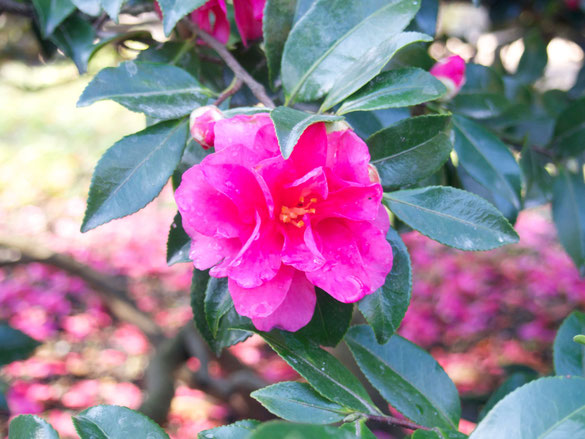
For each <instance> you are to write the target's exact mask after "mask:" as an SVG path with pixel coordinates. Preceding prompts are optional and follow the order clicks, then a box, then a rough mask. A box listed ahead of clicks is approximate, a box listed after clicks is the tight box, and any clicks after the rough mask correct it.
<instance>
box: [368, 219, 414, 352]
mask: <svg viewBox="0 0 585 439" xmlns="http://www.w3.org/2000/svg"><path fill="white" fill-rule="evenodd" d="M386 239H387V240H388V242H389V243H390V245H391V246H392V256H393V261H392V271H390V274H389V275H388V277H386V282H385V283H384V285H383V286H382V288H380V289H379V290H378V291H376V292H375V293H373V294H370V295H367V296H366V297H364V298H363V299H362V300H360V302H359V304H358V306H359V309H360V311H361V313H362V314H363V315H364V317H365V318H366V320H367V321H368V323H369V324H370V326H371V327H372V329H373V330H374V334H376V340H377V341H378V343H382V344H383V343H386V342H387V341H388V340H389V339H390V337H392V335H394V333H395V332H396V330H397V329H398V327H399V326H400V323H401V322H402V319H403V318H404V315H405V314H406V310H407V309H408V305H409V303H410V296H411V292H412V268H411V265H410V256H409V254H408V249H407V248H406V246H405V245H404V242H402V239H400V235H399V234H398V232H396V231H395V230H394V229H393V228H390V229H389V230H388V234H387V235H386Z"/></svg>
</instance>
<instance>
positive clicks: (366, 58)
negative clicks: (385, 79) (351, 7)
mask: <svg viewBox="0 0 585 439" xmlns="http://www.w3.org/2000/svg"><path fill="white" fill-rule="evenodd" d="M421 41H424V42H429V41H432V38H431V37H430V36H428V35H425V34H421V33H418V32H401V33H399V34H396V35H393V36H391V37H390V38H388V39H387V40H385V41H383V42H382V43H380V44H379V45H378V46H375V47H372V48H371V49H370V50H368V51H367V52H366V53H364V54H363V55H362V56H360V57H359V58H358V59H357V60H355V61H354V62H353V63H352V64H351V65H350V66H349V67H348V68H347V70H346V71H345V72H344V73H343V75H341V76H340V77H339V78H338V79H337V81H335V83H334V84H333V86H332V87H331V91H330V92H329V94H328V95H327V97H326V98H325V101H324V102H323V104H322V105H321V110H320V111H326V110H328V109H329V108H331V107H333V106H334V105H336V104H338V103H339V102H341V101H342V100H343V99H345V98H346V97H348V96H349V95H351V94H352V93H354V92H356V91H358V90H359V89H360V88H362V87H363V86H364V85H365V84H367V83H368V82H369V81H370V80H371V79H373V78H374V77H375V76H376V75H377V74H378V73H380V72H381V71H382V69H383V68H384V66H385V65H386V64H387V63H388V61H389V60H390V59H391V58H392V57H393V56H394V54H396V52H398V51H399V50H400V49H402V48H403V47H405V46H408V45H410V44H412V43H416V42H421Z"/></svg>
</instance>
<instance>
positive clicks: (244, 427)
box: [197, 419, 260, 439]
mask: <svg viewBox="0 0 585 439" xmlns="http://www.w3.org/2000/svg"><path fill="white" fill-rule="evenodd" d="M258 425H260V422H259V421H255V420H253V419H244V420H243V421H238V422H234V423H233V424H230V425H223V426H221V427H216V428H211V429H209V430H203V431H201V432H200V433H199V434H198V435H197V438H198V439H247V438H248V437H249V436H250V433H251V432H252V431H254V430H255V429H256V427H258Z"/></svg>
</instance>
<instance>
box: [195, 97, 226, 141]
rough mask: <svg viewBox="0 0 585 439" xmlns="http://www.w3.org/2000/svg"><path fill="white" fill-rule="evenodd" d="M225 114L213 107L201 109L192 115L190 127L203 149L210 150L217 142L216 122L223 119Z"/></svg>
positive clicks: (197, 109)
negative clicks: (214, 129)
mask: <svg viewBox="0 0 585 439" xmlns="http://www.w3.org/2000/svg"><path fill="white" fill-rule="evenodd" d="M223 118H224V117H223V114H222V113H221V111H219V109H218V108H217V107H215V106H213V105H207V106H205V107H199V108H196V109H195V110H193V112H192V113H191V118H190V123H189V127H190V130H191V136H193V139H195V141H196V142H197V143H199V144H200V145H201V146H202V147H203V149H209V148H211V147H212V146H213V144H214V142H215V133H214V131H213V128H214V125H215V122H217V121H218V120H221V119H223Z"/></svg>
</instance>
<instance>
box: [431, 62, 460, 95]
mask: <svg viewBox="0 0 585 439" xmlns="http://www.w3.org/2000/svg"><path fill="white" fill-rule="evenodd" d="M465 67H466V66H465V60H464V59H463V58H461V57H460V56H459V55H453V56H450V57H448V58H445V59H442V60H441V61H439V62H437V63H436V64H435V65H434V66H433V67H432V68H431V70H430V71H429V72H430V74H431V75H433V76H434V77H436V78H438V79H447V80H449V81H451V83H452V84H453V86H454V90H453V92H455V93H456V92H457V91H459V89H460V88H461V87H462V86H463V83H464V82H465Z"/></svg>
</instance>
